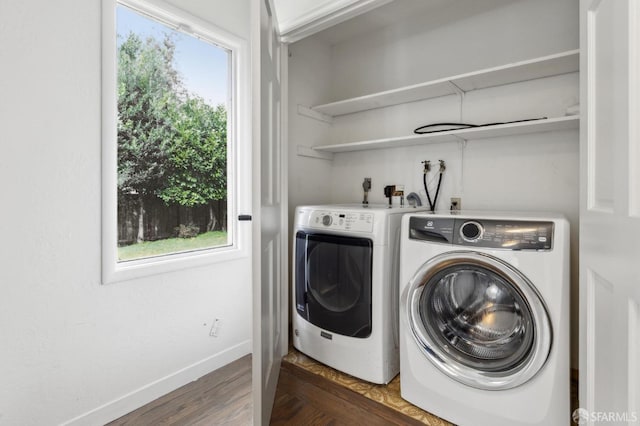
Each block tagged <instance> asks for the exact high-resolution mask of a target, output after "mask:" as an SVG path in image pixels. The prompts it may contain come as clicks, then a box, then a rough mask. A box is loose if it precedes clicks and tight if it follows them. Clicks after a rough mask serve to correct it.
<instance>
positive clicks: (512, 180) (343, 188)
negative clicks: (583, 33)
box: [289, 0, 579, 368]
mask: <svg viewBox="0 0 640 426" xmlns="http://www.w3.org/2000/svg"><path fill="white" fill-rule="evenodd" d="M481 4H484V3H482V2H476V1H470V0H462V1H458V2H452V6H451V7H450V8H445V9H439V10H437V11H436V12H437V13H438V14H437V15H436V14H432V15H424V16H413V17H411V18H409V19H407V20H404V21H402V22H399V23H397V24H394V25H392V26H389V27H386V28H383V29H380V30H376V31H373V32H370V33H366V34H363V35H361V36H358V37H356V38H353V39H351V40H347V41H344V42H341V43H339V44H336V45H334V46H330V51H331V57H330V64H331V70H330V73H329V81H330V82H331V84H330V86H329V90H326V88H323V90H322V91H318V90H317V89H314V86H312V85H306V86H304V87H305V88H306V89H307V90H309V91H313V90H316V91H314V92H313V93H314V94H315V95H316V97H319V98H321V99H320V101H319V102H318V103H325V102H330V101H335V100H340V99H344V98H346V97H350V96H359V95H363V94H367V93H369V92H375V91H381V90H386V89H391V88H395V87H399V86H403V85H408V84H414V83H419V82H422V81H428V80H431V79H437V78H442V77H446V76H447V75H455V74H461V73H465V72H470V71H475V70H479V69H483V68H487V67H493V66H499V65H504V64H507V63H510V62H515V61H520V60H525V59H532V58H535V57H538V56H544V55H549V54H553V53H559V52H562V51H565V50H571V49H576V48H578V46H579V43H578V35H579V34H578V4H577V2H575V1H573V0H519V1H513V2H508V3H507V2H504V1H492V2H489V3H487V4H491V6H492V7H491V8H487V9H482V8H481V7H480V5H481ZM317 39H318V40H321V39H322V35H321V34H320V35H319V36H318V37H317ZM301 43H302V42H301ZM306 43H309V42H308V41H307V42H306ZM301 47H302V45H301V44H300V43H297V44H294V45H293V46H292V50H293V51H294V52H296V51H297V50H299V49H300V48H301ZM324 49H326V47H325V48H324ZM305 50H307V49H306V47H305ZM319 51H322V52H324V51H325V50H323V49H320V50H319ZM322 54H323V55H324V53H322ZM305 55H307V56H308V57H313V52H305ZM293 59H294V60H295V57H294V58H293ZM299 69H301V70H303V67H300V68H299ZM313 69H314V71H315V72H314V73H313V74H305V75H300V74H298V73H296V70H295V68H294V69H292V70H291V71H290V85H291V89H290V97H289V99H290V105H295V104H296V102H298V101H297V99H298V95H297V93H296V89H295V88H296V87H298V86H301V85H302V82H303V80H309V79H310V78H311V76H313V77H315V78H317V79H326V78H327V77H326V76H324V74H322V73H323V71H324V69H325V68H323V67H318V68H313ZM311 97H312V96H311V95H310V94H309V93H306V99H309V98H311ZM577 102H578V76H577V74H575V73H574V74H568V75H563V76H557V77H551V78H546V79H541V80H535V81H530V82H525V83H520V84H513V85H505V86H500V87H496V88H492V89H486V90H480V91H475V92H470V93H468V94H467V95H466V98H465V101H464V104H463V105H464V106H463V112H462V121H466V122H472V123H478V124H480V123H486V122H496V121H508V120H517V119H525V118H533V117H540V116H548V117H557V116H562V115H564V112H565V110H566V108H567V107H568V106H570V105H573V104H575V103H577ZM459 114H460V109H459V101H458V98H457V97H456V96H450V97H443V98H438V99H433V100H428V101H421V102H415V103H410V104H406V105H398V106H394V107H390V108H384V109H378V110H372V111H366V112H362V113H357V114H351V115H347V116H343V117H338V118H336V119H335V121H334V123H333V124H332V125H331V126H327V125H324V126H326V127H327V128H328V135H326V137H325V138H324V139H323V140H322V141H321V142H320V144H321V145H322V144H334V143H340V142H350V141H357V140H363V139H372V138H382V137H390V136H400V135H408V134H411V133H412V131H413V129H414V128H416V127H418V126H420V125H423V124H428V123H433V122H438V121H458V120H460V115H459ZM290 120H291V123H290V127H291V128H296V132H295V135H294V132H292V133H291V134H290V141H289V143H290V144H291V145H295V144H301V143H302V144H306V142H305V140H304V138H303V137H302V135H306V134H310V133H312V130H311V129H312V128H311V126H321V125H318V124H310V123H309V122H310V121H311V120H310V119H308V118H306V117H301V116H297V115H295V114H293V113H292V114H290ZM323 136H324V135H323ZM292 148H293V147H292ZM439 159H443V160H445V161H446V164H447V170H446V175H445V177H444V180H443V185H442V189H441V194H440V197H439V200H440V201H439V203H438V207H439V208H441V209H442V208H444V209H447V208H448V206H449V198H450V197H451V196H460V197H462V206H463V209H465V210H468V209H469V210H473V209H481V210H488V209H491V210H535V211H556V212H561V213H564V214H565V215H567V216H568V218H569V219H570V221H571V231H572V247H573V248H574V250H573V253H572V274H573V280H572V281H573V282H572V288H573V291H572V304H573V306H574V307H575V308H574V309H573V312H572V321H573V323H572V333H573V335H572V366H573V367H574V368H577V366H578V365H577V359H578V357H577V336H578V333H577V306H578V305H577V259H578V257H577V247H578V244H577V241H578V131H577V130H575V131H562V132H552V133H539V134H531V135H523V136H518V137H504V138H495V139H485V140H470V141H469V142H468V143H467V146H466V148H465V149H464V151H463V150H462V149H461V146H459V145H458V144H457V143H449V144H433V145H424V146H416V147H406V148H396V149H384V150H372V151H360V152H352V153H342V154H336V155H335V158H334V160H333V161H332V162H329V161H325V160H317V159H308V158H304V157H297V156H295V155H294V154H293V153H292V154H291V156H290V169H291V170H294V169H295V168H296V167H301V165H303V164H304V165H305V166H304V167H305V168H306V169H308V168H309V167H310V166H308V164H312V163H313V162H315V163H318V164H319V165H318V166H316V167H325V168H328V170H327V171H326V175H325V176H316V175H313V176H311V179H309V178H307V177H306V176H305V175H302V176H299V177H298V178H297V179H298V187H307V186H311V185H312V183H314V184H315V182H322V183H321V184H320V185H321V186H320V187H321V188H322V189H323V191H319V192H318V196H317V198H316V199H312V200H309V197H303V196H302V194H301V193H300V192H297V189H296V187H294V186H291V187H290V199H291V200H292V204H294V203H295V201H302V200H303V199H304V201H305V203H307V204H309V203H311V204H314V203H329V202H330V203H345V202H359V201H361V199H362V187H361V183H362V180H363V178H364V177H365V176H366V177H371V178H372V183H373V187H372V192H371V194H370V201H372V202H380V203H381V202H385V201H386V200H385V199H384V196H383V188H384V186H385V185H390V184H403V185H405V189H406V192H405V193H408V192H411V191H415V192H418V193H419V194H420V196H421V198H422V199H423V200H425V199H426V197H425V193H424V190H422V165H421V164H420V161H422V160H431V161H432V163H434V162H435V163H436V164H437V160H439ZM327 164H329V165H327ZM318 170H320V169H318ZM291 179H296V178H295V177H292V178H291ZM327 181H329V183H327ZM327 184H328V185H330V186H329V190H330V196H329V197H327V196H326V195H325V194H326V192H325V191H324V190H325V188H326V185H327ZM425 204H426V201H425Z"/></svg>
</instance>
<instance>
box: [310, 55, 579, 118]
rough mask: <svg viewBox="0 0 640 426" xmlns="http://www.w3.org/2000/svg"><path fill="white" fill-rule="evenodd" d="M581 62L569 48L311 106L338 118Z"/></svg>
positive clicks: (570, 68)
mask: <svg viewBox="0 0 640 426" xmlns="http://www.w3.org/2000/svg"><path fill="white" fill-rule="evenodd" d="M579 65H580V58H579V50H570V51H568V52H562V53H558V54H555V55H549V56H543V57H541V58H536V59H531V60H527V61H522V62H515V63H512V64H507V65H503V66H499V67H494V68H488V69H484V70H481V71H474V72H471V73H467V74H461V75H457V76H454V77H448V78H443V79H440V80H433V81H427V82H424V83H420V84H414V85H411V86H405V87H400V88H398V89H393V90H387V91H384V92H379V93H373V94H370V95H365V96H359V97H357V98H351V99H345V100H342V101H337V102H332V103H328V104H324V105H317V106H314V107H312V108H311V109H312V110H313V111H315V112H319V113H322V114H326V115H329V116H332V117H335V116H339V115H345V114H351V113H354V112H360V111H366V110H369V109H375V108H383V107H387V106H392V105H398V104H402V103H406V102H414V101H419V100H423V99H430V98H437V97H440V96H447V95H453V94H456V93H458V90H462V91H463V92H468V91H471V90H477V89H485V88H488V87H494V86H500V85H503V84H510V83H516V82H520V81H527V80H535V79H538V78H544V77H551V76H554V75H560V74H567V73H571V72H576V71H578V70H579Z"/></svg>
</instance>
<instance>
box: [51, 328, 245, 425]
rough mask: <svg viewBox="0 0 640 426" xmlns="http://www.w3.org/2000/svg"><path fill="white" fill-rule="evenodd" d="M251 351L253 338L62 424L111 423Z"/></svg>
mask: <svg viewBox="0 0 640 426" xmlns="http://www.w3.org/2000/svg"><path fill="white" fill-rule="evenodd" d="M250 353H251V341H250V340H246V341H244V342H242V343H239V344H237V345H236V346H233V347H231V348H229V349H226V350H224V351H222V352H220V353H217V354H215V355H212V356H210V357H209V358H205V359H203V360H201V361H198V362H196V363H195V364H192V365H190V366H188V367H185V368H183V369H181V370H178V371H176V372H175V373H172V374H170V375H168V376H165V377H163V378H161V379H158V380H156V381H154V382H151V383H149V384H148V385H145V386H142V387H141V388H139V389H136V390H134V391H132V392H130V393H128V394H126V395H123V396H121V397H119V398H117V399H115V400H113V401H110V402H107V403H106V404H104V405H101V406H100V407H97V408H94V409H93V410H91V411H88V412H86V413H84V414H81V415H79V416H77V417H74V418H73V419H71V420H67V421H66V422H63V423H62V424H61V426H84V425H87V426H95V425H98V424H100V425H103V424H105V423H109V422H110V421H113V420H115V419H117V418H119V417H122V416H124V415H125V414H127V413H130V412H131V411H133V410H135V409H136V408H140V407H142V406H143V405H145V404H148V403H149V402H151V401H153V400H155V399H158V398H160V397H161V396H163V395H166V394H168V393H169V392H171V391H174V390H176V389H178V388H179V387H181V386H184V385H186V384H187V383H190V382H193V381H194V380H197V379H199V378H200V377H202V376H204V375H205V374H208V373H210V372H212V371H214V370H217V369H218V368H220V367H224V366H225V365H227V364H229V363H230V362H233V361H235V360H237V359H239V358H241V357H243V356H245V355H248V354H250Z"/></svg>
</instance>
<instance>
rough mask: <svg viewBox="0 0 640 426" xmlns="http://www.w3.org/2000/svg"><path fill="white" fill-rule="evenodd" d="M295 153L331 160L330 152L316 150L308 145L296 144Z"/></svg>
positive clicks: (331, 154) (301, 155)
mask: <svg viewBox="0 0 640 426" xmlns="http://www.w3.org/2000/svg"><path fill="white" fill-rule="evenodd" d="M297 154H298V156H300V157H310V158H319V159H321V160H329V161H331V160H333V153H332V152H322V151H317V150H315V149H313V148H310V147H308V146H303V145H298V147H297Z"/></svg>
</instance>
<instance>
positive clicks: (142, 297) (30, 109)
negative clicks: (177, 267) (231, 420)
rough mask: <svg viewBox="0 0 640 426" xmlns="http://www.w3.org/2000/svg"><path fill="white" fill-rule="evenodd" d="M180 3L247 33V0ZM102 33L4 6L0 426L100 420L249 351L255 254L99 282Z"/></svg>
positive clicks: (76, 15) (85, 15)
mask: <svg viewBox="0 0 640 426" xmlns="http://www.w3.org/2000/svg"><path fill="white" fill-rule="evenodd" d="M174 3H175V4H176V5H179V7H182V8H184V9H185V10H187V11H191V13H193V14H195V15H199V16H201V17H202V18H204V19H208V20H210V21H211V22H214V23H217V24H219V25H220V26H221V27H223V28H225V29H227V30H229V31H232V32H235V33H236V34H238V35H239V36H241V37H244V38H246V39H248V38H249V22H248V17H249V4H248V1H237V0H217V1H214V2H212V1H205V0H188V1H177V0H176V1H174ZM221 11H223V12H224V13H221ZM100 27H101V17H100V1H99V0H91V1H82V2H79V1H73V0H61V1H56V2H8V1H3V2H1V3H0V40H2V43H0V63H2V66H1V67H0V93H1V94H2V95H1V96H0V128H1V129H2V135H1V136H0V141H1V146H2V154H1V155H0V187H1V188H2V191H1V192H2V194H3V207H2V215H1V217H2V220H0V235H2V237H3V240H4V244H2V245H1V246H0V259H2V265H1V268H0V285H1V286H0V294H1V295H0V337H1V338H2V342H3V343H2V349H1V350H0V361H1V362H0V378H1V380H0V424H3V425H4V424H6V425H17V424H20V425H49V424H60V423H65V422H69V421H71V420H73V419H75V420H73V421H71V423H74V424H102V423H104V422H106V421H108V420H111V419H113V418H116V417H118V416H120V415H122V414H124V413H126V412H128V411H130V410H131V409H134V408H136V407H137V406H139V405H141V404H143V403H146V402H148V401H149V400H152V399H154V398H156V397H158V396H160V395H162V394H164V393H166V392H168V391H170V390H172V389H174V388H176V387H178V386H180V385H182V384H184V383H186V382H188V381H190V380H193V379H195V378H197V377H199V376H200V375H202V374H205V373H207V372H209V371H211V370H212V369H215V368H217V367H219V366H222V365H224V364H225V363H227V362H230V361H231V360H233V359H236V358H238V357H240V356H242V355H244V354H246V353H248V352H249V351H250V339H251V313H250V312H251V303H250V300H251V299H250V298H251V284H250V270H251V267H250V261H249V259H248V258H247V259H241V260H237V261H234V262H229V263H227V264H217V265H212V266H210V267H202V268H198V269H192V270H188V271H178V272H174V273H169V274H163V275H157V276H154V277H149V278H146V279H139V280H136V281H130V282H123V283H118V284H112V285H107V286H103V285H101V284H100V255H101V253H100V226H101V225H100V214H101V212H100V164H101V162H100V37H101V30H100ZM216 316H217V317H220V318H223V319H224V324H223V327H222V329H221V331H220V337H218V338H212V337H209V335H208V333H209V329H210V326H211V321H212V320H213V318H214V317H216Z"/></svg>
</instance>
